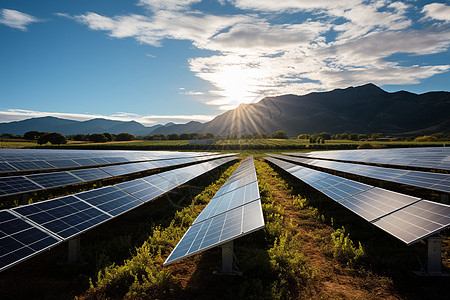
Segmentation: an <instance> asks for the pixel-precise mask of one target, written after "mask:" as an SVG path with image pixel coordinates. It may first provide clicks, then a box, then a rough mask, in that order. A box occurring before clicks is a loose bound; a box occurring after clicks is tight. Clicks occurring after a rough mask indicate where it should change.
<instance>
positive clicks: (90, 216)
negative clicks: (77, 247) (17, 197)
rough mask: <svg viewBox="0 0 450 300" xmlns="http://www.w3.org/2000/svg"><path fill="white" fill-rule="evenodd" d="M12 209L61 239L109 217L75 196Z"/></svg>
mask: <svg viewBox="0 0 450 300" xmlns="http://www.w3.org/2000/svg"><path fill="white" fill-rule="evenodd" d="M13 211H15V212H16V213H18V214H20V215H22V216H24V217H26V218H28V219H30V220H32V221H33V222H35V223H36V224H39V225H41V226H42V227H44V228H45V229H47V230H48V231H50V232H52V233H54V234H56V235H58V236H60V237H61V238H63V239H69V238H71V237H73V236H75V235H77V234H79V233H81V232H83V231H85V230H87V229H89V228H92V227H94V226H97V225H98V224H100V223H103V222H105V221H107V220H108V219H110V218H111V216H109V215H107V214H106V213H104V212H102V211H100V210H98V209H97V208H95V207H93V206H91V205H89V204H87V203H86V202H84V201H82V200H80V199H79V198H77V197H75V196H66V197H62V198H56V199H53V200H47V201H43V202H38V203H34V204H30V205H24V206H20V207H16V208H13Z"/></svg>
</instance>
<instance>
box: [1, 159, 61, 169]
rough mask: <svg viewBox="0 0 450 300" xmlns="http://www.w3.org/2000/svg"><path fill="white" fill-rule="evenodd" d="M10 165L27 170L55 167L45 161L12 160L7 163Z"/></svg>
mask: <svg viewBox="0 0 450 300" xmlns="http://www.w3.org/2000/svg"><path fill="white" fill-rule="evenodd" d="M9 164H10V165H11V166H13V167H14V168H16V169H17V170H19V171H27V170H43V169H54V168H55V167H54V166H52V165H50V164H49V163H47V162H45V161H39V160H36V161H13V162H10V163H9Z"/></svg>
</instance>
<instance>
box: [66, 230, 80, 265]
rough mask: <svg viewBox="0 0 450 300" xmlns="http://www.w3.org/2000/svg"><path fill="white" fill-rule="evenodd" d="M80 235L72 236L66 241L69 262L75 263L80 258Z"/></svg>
mask: <svg viewBox="0 0 450 300" xmlns="http://www.w3.org/2000/svg"><path fill="white" fill-rule="evenodd" d="M80 240H81V238H80V236H77V237H74V238H72V239H70V240H69V242H68V255H67V259H68V261H69V263H70V264H76V263H78V261H79V260H80V249H81V246H80Z"/></svg>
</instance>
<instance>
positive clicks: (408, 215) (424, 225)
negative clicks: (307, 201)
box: [266, 157, 450, 245]
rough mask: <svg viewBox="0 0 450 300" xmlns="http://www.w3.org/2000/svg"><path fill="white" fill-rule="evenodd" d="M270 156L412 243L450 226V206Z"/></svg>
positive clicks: (307, 181) (367, 218)
mask: <svg viewBox="0 0 450 300" xmlns="http://www.w3.org/2000/svg"><path fill="white" fill-rule="evenodd" d="M266 160H268V161H270V162H271V163H273V164H275V165H277V166H279V167H280V168H282V169H284V170H285V171H287V172H288V173H290V174H291V175H293V176H295V177H296V178H298V179H300V180H301V181H303V182H304V183H306V184H308V185H310V186H312V187H314V188H315V189H316V190H318V191H320V192H321V193H323V194H325V195H327V196H328V197H330V198H331V199H333V200H334V201H336V202H337V203H339V204H341V205H343V206H344V207H346V208H347V209H349V210H350V211H352V212H354V213H355V214H357V215H359V216H360V217H362V218H364V219H365V220H367V221H369V222H370V223H372V224H374V225H375V226H377V227H379V228H381V229H382V230H384V231H386V232H387V233H389V234H391V235H393V236H395V237H396V238H398V239H400V240H401V241H403V242H404V243H406V244H407V245H411V244H413V243H415V242H417V241H419V240H421V239H424V238H426V237H428V236H430V235H433V234H435V233H436V232H439V231H441V230H443V229H445V228H447V227H449V226H450V206H449V205H445V204H440V203H436V202H431V201H427V200H424V199H420V198H416V197H412V196H408V195H403V194H400V193H396V192H393V191H389V190H385V189H381V188H377V187H374V186H370V185H367V184H363V183H360V182H357V181H353V180H349V179H346V178H342V177H339V176H335V175H332V174H328V173H324V172H320V171H317V170H314V169H310V168H306V167H302V166H299V165H296V164H293V163H289V162H285V161H282V160H280V159H277V158H274V157H268V158H266Z"/></svg>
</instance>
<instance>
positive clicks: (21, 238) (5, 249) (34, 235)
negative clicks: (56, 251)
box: [0, 210, 60, 270]
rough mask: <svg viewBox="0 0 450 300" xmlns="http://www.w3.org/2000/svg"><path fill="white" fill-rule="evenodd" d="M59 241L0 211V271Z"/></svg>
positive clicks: (10, 214) (6, 212)
mask: <svg viewBox="0 0 450 300" xmlns="http://www.w3.org/2000/svg"><path fill="white" fill-rule="evenodd" d="M59 242H60V240H59V239H58V238H56V237H54V236H52V235H50V234H49V233H47V232H44V231H43V230H41V229H39V228H37V227H35V226H33V225H31V224H30V223H28V222H26V221H25V220H22V219H21V218H19V217H17V216H15V215H14V214H13V213H11V212H9V211H7V210H2V211H0V270H4V269H6V268H8V267H10V266H12V265H14V264H16V263H18V262H20V261H22V260H24V259H26V258H29V257H31V256H33V255H36V254H38V253H40V252H41V251H43V250H45V249H48V248H49V247H51V246H54V245H56V244H57V243H59Z"/></svg>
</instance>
